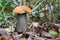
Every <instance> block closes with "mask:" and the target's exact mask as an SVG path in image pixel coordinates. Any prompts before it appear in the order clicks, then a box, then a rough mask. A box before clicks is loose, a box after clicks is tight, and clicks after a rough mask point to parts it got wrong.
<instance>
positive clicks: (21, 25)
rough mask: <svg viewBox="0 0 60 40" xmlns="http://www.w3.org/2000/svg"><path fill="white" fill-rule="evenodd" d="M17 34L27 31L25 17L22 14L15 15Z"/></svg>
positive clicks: (24, 14)
mask: <svg viewBox="0 0 60 40" xmlns="http://www.w3.org/2000/svg"><path fill="white" fill-rule="evenodd" d="M16 26H17V27H16V31H17V32H26V31H27V15H26V13H23V14H22V15H17V24H16Z"/></svg>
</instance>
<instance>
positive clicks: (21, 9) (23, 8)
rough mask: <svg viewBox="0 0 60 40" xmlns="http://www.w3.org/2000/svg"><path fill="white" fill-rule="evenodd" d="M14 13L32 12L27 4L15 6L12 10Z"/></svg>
mask: <svg viewBox="0 0 60 40" xmlns="http://www.w3.org/2000/svg"><path fill="white" fill-rule="evenodd" d="M13 12H14V13H17V14H22V13H24V12H28V13H32V10H31V9H30V8H29V7H27V6H17V7H16V8H15V9H14V10H13Z"/></svg>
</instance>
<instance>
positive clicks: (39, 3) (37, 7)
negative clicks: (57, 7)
mask: <svg viewBox="0 0 60 40" xmlns="http://www.w3.org/2000/svg"><path fill="white" fill-rule="evenodd" d="M43 2H44V0H43V1H42V2H41V3H39V4H38V5H37V6H36V7H35V8H34V9H33V10H32V11H34V10H35V9H37V8H38V7H39V6H40V5H41V4H42V3H43Z"/></svg>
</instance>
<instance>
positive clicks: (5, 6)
mask: <svg viewBox="0 0 60 40" xmlns="http://www.w3.org/2000/svg"><path fill="white" fill-rule="evenodd" d="M7 5H8V3H6V5H5V6H4V7H3V8H2V10H1V11H0V13H2V12H3V11H4V9H5V8H6V6H7Z"/></svg>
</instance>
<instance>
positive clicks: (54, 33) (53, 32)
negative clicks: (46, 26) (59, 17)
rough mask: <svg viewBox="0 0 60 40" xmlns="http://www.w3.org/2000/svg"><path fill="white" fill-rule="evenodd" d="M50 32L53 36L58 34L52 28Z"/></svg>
mask: <svg viewBox="0 0 60 40" xmlns="http://www.w3.org/2000/svg"><path fill="white" fill-rule="evenodd" d="M49 33H50V34H51V35H53V36H55V35H57V34H58V33H57V32H56V31H53V30H50V31H49Z"/></svg>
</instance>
